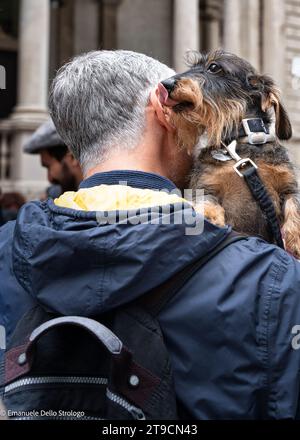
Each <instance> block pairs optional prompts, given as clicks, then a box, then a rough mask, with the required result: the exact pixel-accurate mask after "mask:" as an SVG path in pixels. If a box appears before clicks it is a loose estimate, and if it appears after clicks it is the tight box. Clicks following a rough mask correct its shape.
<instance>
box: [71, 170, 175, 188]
mask: <svg viewBox="0 0 300 440" xmlns="http://www.w3.org/2000/svg"><path fill="white" fill-rule="evenodd" d="M103 184H104V185H120V184H121V185H128V186H132V187H133V188H140V189H157V190H163V189H165V190H168V191H172V190H174V189H176V186H175V185H174V183H173V182H171V180H169V179H167V178H166V177H163V176H160V175H159V174H154V173H145V172H144V171H136V170H116V171H107V172H103V173H96V174H93V175H92V176H91V177H88V178H87V179H85V180H83V181H82V182H81V184H80V186H79V188H80V189H81V188H91V187H93V186H99V185H103Z"/></svg>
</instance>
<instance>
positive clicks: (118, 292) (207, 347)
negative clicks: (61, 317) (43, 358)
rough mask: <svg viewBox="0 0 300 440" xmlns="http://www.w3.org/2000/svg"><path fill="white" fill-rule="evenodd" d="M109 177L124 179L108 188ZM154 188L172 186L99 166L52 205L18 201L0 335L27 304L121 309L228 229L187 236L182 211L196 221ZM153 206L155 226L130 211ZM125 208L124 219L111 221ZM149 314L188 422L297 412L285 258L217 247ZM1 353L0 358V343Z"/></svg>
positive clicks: (293, 284)
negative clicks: (160, 337)
mask: <svg viewBox="0 0 300 440" xmlns="http://www.w3.org/2000/svg"><path fill="white" fill-rule="evenodd" d="M120 180H121V181H126V183H127V184H126V185H124V184H122V185H121V186H116V185H117V184H118V182H119V181H120ZM163 188H164V189H165V190H168V191H172V190H174V189H175V187H174V185H173V184H172V182H170V181H169V180H167V179H165V178H163V177H161V176H157V175H154V174H148V173H142V172H137V171H121V172H109V173H101V174H96V175H94V176H92V177H91V178H89V179H87V180H86V181H84V182H83V183H82V186H81V189H80V190H79V192H78V193H65V194H64V195H63V196H61V197H60V198H59V199H58V200H56V201H55V203H54V202H53V201H51V200H48V201H47V202H30V203H28V204H26V205H25V206H24V207H23V208H22V209H21V211H20V212H19V216H18V219H17V221H16V222H9V223H8V224H6V225H5V226H3V227H2V228H1V229H0V280H1V282H0V329H2V334H3V329H5V331H6V336H7V338H8V339H9V338H10V335H11V333H12V331H13V330H14V328H15V326H16V323H17V322H18V320H19V318H20V317H21V315H22V314H23V313H24V312H25V311H26V310H27V309H28V308H29V307H31V306H32V305H33V304H35V303H36V301H38V302H39V303H40V304H41V305H42V306H43V307H45V308H46V309H48V310H51V311H55V312H58V313H61V314H67V315H84V316H94V315H96V314H98V313H99V312H103V311H106V310H109V309H112V308H114V307H116V306H120V305H122V304H125V303H127V302H129V301H131V300H132V299H134V298H137V297H139V296H140V295H141V294H143V293H144V292H146V291H148V290H149V289H151V288H153V287H155V286H157V285H159V284H160V283H162V282H163V281H165V280H167V279H168V278H170V277H171V276H172V275H173V274H175V273H176V272H177V271H179V270H180V269H182V268H183V267H185V266H186V265H188V264H189V263H191V262H193V261H196V260H197V259H198V258H199V257H201V255H204V254H206V253H207V252H208V251H209V250H211V249H213V248H214V247H215V246H216V245H217V244H218V243H220V242H221V241H222V240H223V239H224V238H225V237H226V236H227V234H228V233H229V232H230V228H228V227H226V228H218V227H216V226H214V225H212V224H211V223H209V222H207V221H205V222H204V229H203V232H202V233H200V234H199V233H198V234H190V233H187V223H188V224H189V225H190V224H191V223H190V220H191V218H193V219H195V218H198V219H199V218H201V217H200V216H199V215H197V216H196V217H195V212H194V211H193V210H192V208H191V206H190V205H189V204H187V203H182V200H181V199H180V198H179V197H178V196H176V195H175V194H174V195H170V194H167V193H166V192H161V191H157V190H161V189H163ZM156 205H159V206H162V207H164V206H165V207H166V206H167V205H168V206H169V207H171V209H170V210H169V212H170V214H166V212H164V210H163V208H160V210H158V209H157V210H156V213H157V217H156V220H154V221H150V217H149V215H148V214H145V215H140V214H141V213H142V212H144V213H145V212H147V207H149V206H152V207H153V206H156ZM102 208H103V209H102ZM137 209H139V210H138V211H137ZM143 209H144V211H143ZM100 210H103V211H104V212H102V213H100V214H99V212H100ZM116 210H117V213H118V216H117V217H116V218H115V219H114V220H113V221H107V222H105V221H104V220H105V218H107V217H105V215H106V214H107V213H108V212H110V213H113V212H115V213H116ZM128 210H129V211H128ZM125 211H128V218H127V220H124V217H122V216H121V218H120V213H124V212H125ZM139 215H140V216H139ZM103 216H104V219H103ZM180 216H181V219H183V220H184V221H178V218H179V219H180ZM168 218H169V220H170V221H164V220H166V219H168ZM175 218H177V220H175ZM128 219H129V221H128ZM137 220H138V221H137ZM184 222H185V223H184ZM159 321H160V325H161V327H162V331H163V333H164V336H165V341H166V344H167V347H168V349H169V352H170V355H171V361H172V365H173V370H174V378H175V386H176V392H177V395H178V398H179V400H180V401H181V402H182V403H183V405H184V406H185V407H186V408H187V409H188V410H189V412H190V413H191V415H192V416H193V417H195V418H197V419H258V418H300V405H299V384H300V373H299V371H300V337H299V333H300V265H299V262H298V261H296V260H295V259H294V258H293V257H291V256H290V255H289V254H287V253H286V252H284V251H282V250H281V249H279V248H278V247H276V246H273V245H269V244H267V243H265V242H264V241H262V240H261V239H258V238H254V237H250V238H247V239H246V240H242V241H239V242H237V243H235V244H232V245H230V246H228V247H227V248H225V249H224V250H222V251H221V252H220V253H219V254H218V255H217V256H215V257H214V258H213V259H211V260H210V261H209V262H208V263H206V264H205V266H204V267H203V268H201V269H200V270H199V271H198V272H197V273H196V274H194V275H193V277H192V278H191V279H190V280H189V281H188V282H187V284H186V285H185V286H184V287H183V288H182V289H181V290H180V292H179V293H178V294H177V295H176V296H175V297H174V298H172V300H171V301H170V303H169V304H168V305H167V306H166V307H165V308H164V309H163V310H162V312H161V313H160V316H159ZM297 326H298V327H297ZM0 336H1V333H0ZM2 339H3V338H2ZM0 342H1V339H0ZM1 348H2V351H1V352H2V354H3V348H4V343H3V341H2V344H1V343H0V349H1Z"/></svg>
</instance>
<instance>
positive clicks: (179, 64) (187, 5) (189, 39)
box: [173, 0, 200, 72]
mask: <svg viewBox="0 0 300 440" xmlns="http://www.w3.org/2000/svg"><path fill="white" fill-rule="evenodd" d="M199 40H200V36H199V2H198V0H188V1H186V0H175V2H174V40H173V41H174V46H173V60H174V61H173V63H174V68H175V70H176V71H178V72H180V71H181V72H182V71H183V70H185V69H186V65H185V63H184V54H185V52H186V51H187V50H199Z"/></svg>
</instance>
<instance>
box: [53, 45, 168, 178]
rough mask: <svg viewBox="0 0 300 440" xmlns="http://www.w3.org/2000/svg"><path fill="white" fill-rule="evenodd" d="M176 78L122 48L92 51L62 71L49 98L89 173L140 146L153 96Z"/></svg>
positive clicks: (156, 63) (59, 125)
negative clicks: (167, 80) (159, 85)
mask: <svg viewBox="0 0 300 440" xmlns="http://www.w3.org/2000/svg"><path fill="white" fill-rule="evenodd" d="M173 74H174V72H173V70H171V69H170V68H168V67H167V66H166V65H164V64H162V63H160V62H159V61H157V60H154V59H153V58H150V57H148V56H146V55H143V54H139V53H136V52H130V51H123V50H117V51H94V52H89V53H87V54H84V55H80V56H78V57H76V58H74V59H73V60H72V61H71V62H69V63H67V64H65V65H64V66H63V67H62V68H61V69H60V70H59V71H58V73H57V75H56V77H55V79H54V81H53V83H52V87H51V93H50V99H49V107H50V112H51V116H52V118H53V121H54V123H55V126H56V128H57V131H58V133H59V134H60V136H61V137H62V139H63V141H64V142H65V143H66V145H68V146H69V148H70V149H71V151H72V152H73V154H74V156H75V157H76V159H78V160H79V162H80V164H81V166H82V169H83V171H84V173H86V172H87V171H88V170H89V169H90V168H93V167H95V166H96V165H98V164H100V163H101V162H104V161H105V160H106V159H107V157H109V155H110V153H112V152H113V151H114V150H115V149H117V148H122V149H133V148H134V147H136V146H137V145H138V143H139V141H140V139H141V137H142V134H143V131H144V129H145V108H146V106H147V104H148V99H149V92H150V90H151V89H152V88H153V87H155V85H156V84H157V83H158V82H160V81H161V80H163V79H165V78H167V77H169V76H171V75H173Z"/></svg>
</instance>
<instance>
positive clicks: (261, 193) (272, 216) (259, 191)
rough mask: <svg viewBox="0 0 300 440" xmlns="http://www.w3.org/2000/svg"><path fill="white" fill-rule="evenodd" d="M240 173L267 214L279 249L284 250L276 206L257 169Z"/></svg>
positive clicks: (243, 170) (244, 170)
mask: <svg viewBox="0 0 300 440" xmlns="http://www.w3.org/2000/svg"><path fill="white" fill-rule="evenodd" d="M240 172H241V173H242V175H243V176H244V178H245V180H246V183H247V185H248V187H249V189H250V191H251V194H252V196H253V197H254V199H255V200H256V201H257V202H258V205H259V207H260V209H261V210H262V212H263V213H264V214H265V217H266V219H267V222H268V225H269V228H270V230H271V232H272V234H273V237H274V239H275V241H276V243H277V245H278V246H279V247H281V248H282V249H284V244H283V240H282V236H281V231H280V224H279V221H278V218H277V215H276V211H275V208H274V204H273V202H272V200H271V198H270V196H269V194H268V192H267V190H266V188H265V186H264V184H263V183H262V181H261V179H260V177H259V175H258V173H257V171H256V168H255V167H253V166H250V167H248V168H246V169H241V168H240Z"/></svg>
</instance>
